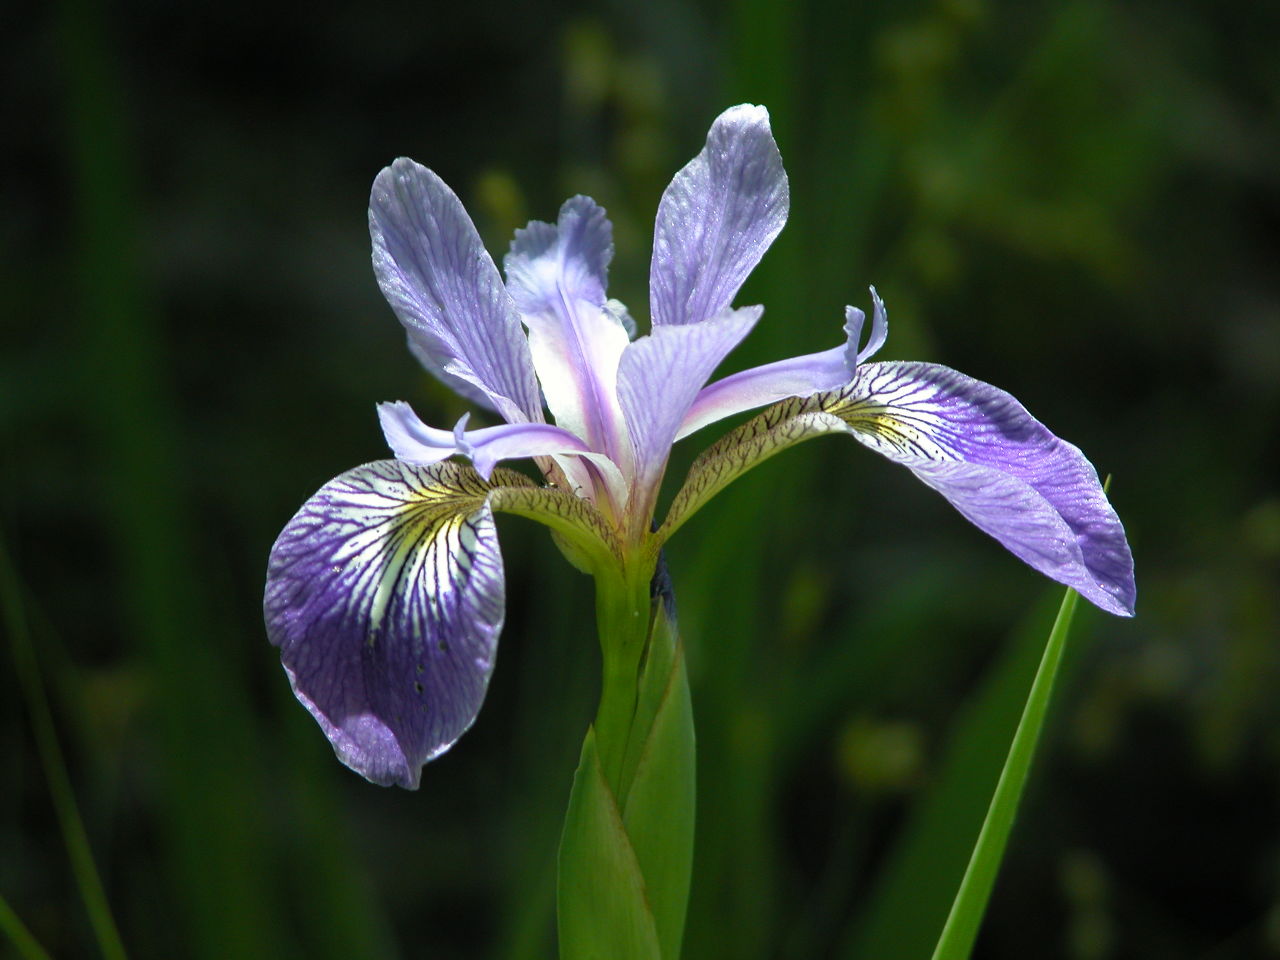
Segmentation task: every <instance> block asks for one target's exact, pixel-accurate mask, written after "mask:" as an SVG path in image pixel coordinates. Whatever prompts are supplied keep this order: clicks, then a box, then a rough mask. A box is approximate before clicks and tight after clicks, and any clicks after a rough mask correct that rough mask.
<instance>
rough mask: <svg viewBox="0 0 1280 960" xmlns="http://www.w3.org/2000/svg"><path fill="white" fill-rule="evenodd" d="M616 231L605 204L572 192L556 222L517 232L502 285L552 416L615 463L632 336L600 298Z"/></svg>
mask: <svg viewBox="0 0 1280 960" xmlns="http://www.w3.org/2000/svg"><path fill="white" fill-rule="evenodd" d="M612 257H613V236H612V228H611V227H610V225H609V220H608V218H607V217H606V216H605V212H604V209H603V208H602V207H600V206H599V205H598V204H597V203H596V202H595V201H594V200H592V199H591V198H590V197H573V198H572V199H570V200H567V201H565V204H564V206H562V207H561V208H560V217H559V220H558V222H557V223H555V224H550V223H542V222H540V221H537V220H535V221H533V222H532V223H530V224H529V226H528V227H526V228H525V229H523V230H518V231H516V236H515V241H514V242H513V243H512V245H511V252H510V253H508V254H507V257H506V261H505V263H504V265H505V267H506V272H507V289H508V290H509V291H510V292H511V296H512V298H513V299H514V300H515V302H516V306H517V307H518V308H519V310H520V315H521V317H522V318H523V320H524V322H525V325H526V326H527V327H528V328H529V347H530V350H531V351H532V354H533V365H534V369H535V370H536V371H537V373H538V379H539V381H540V382H541V383H542V392H543V395H544V396H545V397H546V400H547V406H548V407H549V408H550V409H551V413H552V415H553V416H554V417H555V421H556V423H557V424H558V425H560V426H561V427H564V428H565V429H567V430H570V431H572V432H573V433H575V434H577V435H578V436H580V437H582V438H583V439H584V440H586V441H587V443H588V444H589V445H590V446H591V447H592V448H593V449H595V450H598V451H600V452H602V453H605V454H608V455H609V456H610V457H612V458H613V459H614V460H615V461H617V462H618V463H619V464H624V463H625V462H626V460H627V448H628V447H629V442H628V438H627V435H626V427H625V425H624V423H623V420H622V410H621V408H620V407H619V406H618V391H617V385H618V359H619V358H620V357H621V356H622V351H623V350H624V349H625V348H626V346H627V343H628V342H629V340H630V337H629V336H628V335H627V330H626V328H625V327H624V326H623V323H622V320H621V318H620V317H619V316H618V315H617V313H616V312H615V310H614V309H612V308H611V307H610V306H609V303H608V300H607V298H606V296H605V289H606V284H607V278H608V267H609V261H610V259H612Z"/></svg>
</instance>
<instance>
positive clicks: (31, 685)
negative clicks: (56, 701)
mask: <svg viewBox="0 0 1280 960" xmlns="http://www.w3.org/2000/svg"><path fill="white" fill-rule="evenodd" d="M0 606H3V607H4V619H5V626H6V628H7V629H8V632H9V640H10V643H11V645H12V652H13V662H14V668H15V670H16V672H17V674H18V680H19V682H20V683H21V685H22V692H23V695H24V697H25V698H26V701H27V710H28V711H29V712H30V714H31V730H32V733H33V734H34V735H35V740H36V748H37V750H38V751H39V753H40V762H41V764H42V765H43V767H44V774H45V778H46V779H47V780H48V781H49V794H50V796H51V797H52V799H53V808H54V810H55V811H56V812H57V815H58V824H59V826H60V827H61V828H62V838H63V842H64V843H65V844H66V847H67V856H68V858H69V859H70V860H71V871H72V873H74V874H75V878H76V883H77V884H78V885H79V887H80V896H81V897H82V898H83V899H84V905H85V909H86V910H87V911H88V912H89V921H90V923H91V924H92V926H93V932H94V934H95V935H96V936H97V939H98V948H99V950H101V951H102V955H103V957H105V958H107V960H125V952H124V944H123V943H122V942H121V940H120V932H119V931H118V930H117V929H116V922H115V919H114V918H113V917H112V916H111V908H110V907H109V906H108V905H107V896H106V893H104V892H103V889H102V880H101V879H100V878H99V876H98V868H97V867H96V866H95V865H94V862H93V852H92V851H91V850H90V848H89V837H88V834H87V833H86V832H85V829H84V821H83V820H81V819H80V811H79V809H77V807H76V799H75V794H74V792H73V791H72V789H71V778H70V776H68V774H67V763H66V760H65V759H64V758H63V756H62V747H61V746H60V745H59V744H58V734H57V732H56V730H55V728H54V724H53V713H52V711H51V710H50V709H49V700H48V697H47V696H45V690H44V684H43V682H42V681H41V679H40V666H39V664H38V663H37V662H36V655H35V650H34V649H32V646H31V636H30V634H29V633H28V632H27V621H26V615H25V612H24V610H23V604H22V595H21V590H20V589H19V586H18V576H17V573H16V572H15V571H14V569H13V565H12V563H10V561H9V554H8V551H7V550H6V549H5V545H4V541H3V540H0ZM8 912H9V913H10V915H12V911H8ZM13 920H15V921H17V917H16V916H13ZM18 927H19V928H21V929H22V930H23V931H25V927H21V923H20V922H19V923H18ZM6 928H7V929H9V931H10V937H12V936H13V933H12V930H13V929H14V928H12V927H10V926H8V925H6ZM27 936H28V937H30V934H27ZM32 943H34V941H32ZM33 955H34V956H39V955H40V954H33Z"/></svg>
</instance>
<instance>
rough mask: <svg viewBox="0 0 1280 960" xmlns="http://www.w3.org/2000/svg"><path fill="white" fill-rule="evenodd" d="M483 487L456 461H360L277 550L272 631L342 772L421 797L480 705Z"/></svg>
mask: <svg viewBox="0 0 1280 960" xmlns="http://www.w3.org/2000/svg"><path fill="white" fill-rule="evenodd" d="M487 493H488V487H487V486H486V485H485V484H484V483H483V482H482V481H481V480H480V479H479V477H477V476H476V475H475V472H474V471H472V470H471V469H470V468H467V467H462V466H459V465H457V464H436V465H435V466H430V467H420V466H414V465H412V464H407V463H401V462H399V461H395V460H383V461H378V462H376V463H369V464H365V465H364V466H362V467H357V468H356V469H354V470H349V471H348V472H346V473H344V474H342V475H341V476H339V477H337V478H336V479H334V480H331V481H330V482H329V483H327V484H325V485H324V486H323V487H322V488H321V489H320V491H319V492H318V493H316V494H315V496H313V497H312V498H311V499H310V500H308V501H307V502H306V503H305V504H304V505H303V507H302V509H301V510H299V511H298V513H297V515H295V516H294V518H293V519H292V520H290V521H289V523H288V525H287V526H286V527H285V528H284V531H283V532H282V533H281V534H280V537H279V539H278V540H277V541H276V543H275V546H274V547H273V548H272V550H271V559H270V561H269V563H268V568H267V588H266V596H265V599H264V603H263V609H264V614H265V618H266V625H267V634H268V636H269V637H270V639H271V642H272V643H273V644H275V645H276V646H277V647H279V648H280V659H281V662H282V663H283V665H284V668H285V672H286V673H287V674H288V676H289V682H290V684H291V685H292V686H293V692H294V694H295V695H296V696H297V698H298V699H299V700H300V701H301V702H302V704H303V706H305V707H306V708H307V709H308V710H309V711H310V712H311V715H312V716H313V717H315V719H316V721H317V722H318V723H319V724H320V727H321V729H323V730H324V733H325V735H326V736H327V737H328V738H329V740H330V742H331V743H332V744H333V749H334V751H335V752H336V753H337V755H338V759H340V760H341V761H342V762H343V763H345V764H346V765H347V766H349V767H350V768H351V769H353V770H355V771H356V772H357V773H359V774H361V775H362V776H364V777H367V778H368V779H369V780H372V781H373V782H374V783H378V784H383V785H391V784H396V785H399V786H402V787H407V788H409V789H416V788H417V786H418V780H419V776H420V775H421V772H422V766H423V764H425V763H426V762H427V761H428V760H431V759H432V758H434V757H436V756H439V755H440V754H441V753H443V752H444V751H445V750H447V749H449V747H450V746H452V745H453V743H454V742H455V741H456V740H457V739H458V737H460V736H461V735H462V734H463V733H464V732H465V731H466V730H467V728H468V727H470V726H471V723H472V721H473V720H474V719H475V717H476V713H477V712H478V711H479V709H480V705H481V703H482V702H483V701H484V694H485V689H486V688H487V686H488V683H489V675H490V673H491V672H492V671H493V664H494V656H495V654H496V652H497V642H498V633H499V631H500V630H501V629H502V620H503V603H504V598H503V594H504V587H503V571H502V556H501V554H499V552H498V541H497V538H496V536H495V533H494V526H493V515H492V512H491V511H490V509H489V506H488V504H487V499H486V497H487Z"/></svg>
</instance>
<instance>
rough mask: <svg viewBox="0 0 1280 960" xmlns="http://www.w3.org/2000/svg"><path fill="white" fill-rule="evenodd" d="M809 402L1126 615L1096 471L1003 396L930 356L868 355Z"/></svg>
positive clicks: (1125, 569) (1129, 570)
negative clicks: (892, 359) (843, 384)
mask: <svg viewBox="0 0 1280 960" xmlns="http://www.w3.org/2000/svg"><path fill="white" fill-rule="evenodd" d="M815 400H818V405H819V407H820V408H821V409H822V410H823V411H824V412H827V413H831V414H834V415H835V416H837V417H839V418H840V419H841V420H842V421H844V422H845V423H846V424H847V425H848V426H849V427H850V428H851V429H852V432H853V435H854V436H855V437H856V438H857V439H858V440H860V441H861V442H862V443H863V444H865V445H866V446H868V447H870V448H872V449H873V450H876V451H877V452H879V453H881V454H883V455H884V456H886V457H888V458H889V459H891V460H895V461H897V462H898V463H901V464H903V465H905V466H907V467H908V468H910V470H911V471H912V472H913V473H914V474H915V475H916V476H917V477H919V478H920V479H921V480H922V481H924V482H925V483H926V484H928V485H929V486H931V487H933V488H934V489H935V490H937V491H938V492H939V493H941V494H942V495H943V496H944V497H946V498H947V499H948V500H949V501H951V503H952V505H953V506H954V507H955V508H956V509H957V510H959V511H960V512H961V513H962V514H963V515H964V516H965V517H966V518H967V519H969V520H970V521H972V522H973V523H974V524H975V525H977V526H978V527H979V528H981V529H982V530H985V531H986V532H987V533H989V534H991V536H993V537H995V538H996V539H997V540H999V541H1000V543H1002V544H1003V545H1004V546H1005V547H1006V548H1007V549H1008V550H1009V551H1010V552H1012V553H1013V554H1014V555H1016V556H1017V557H1019V558H1021V559H1022V560H1024V561H1025V562H1026V563H1028V564H1030V565H1031V566H1032V567H1034V568H1036V569H1037V570H1039V571H1040V572H1041V573H1044V574H1045V575H1047V576H1049V577H1052V578H1053V579H1055V580H1057V581H1059V582H1060V583H1064V584H1066V585H1068V586H1070V587H1073V588H1075V589H1076V590H1078V591H1079V592H1080V594H1081V595H1082V596H1083V597H1085V598H1086V599H1088V600H1090V601H1092V602H1093V603H1095V604H1096V605H1098V606H1099V607H1101V608H1102V609H1104V610H1107V611H1109V612H1111V613H1115V614H1118V615H1120V616H1132V615H1133V609H1134V599H1135V587H1134V579H1133V556H1132V554H1131V553H1130V551H1129V543H1128V540H1127V539H1126V538H1125V533H1124V527H1123V526H1122V525H1121V523H1120V518H1119V517H1117V516H1116V512H1115V510H1114V509H1112V507H1111V504H1110V503H1109V502H1108V501H1107V496H1106V494H1105V493H1104V492H1103V490H1102V486H1101V484H1100V483H1099V482H1098V474H1097V472H1096V471H1095V470H1094V469H1093V466H1092V465H1091V464H1090V463H1089V461H1088V460H1086V459H1085V457H1084V454H1082V453H1081V452H1080V450H1079V449H1078V448H1077V447H1075V446H1073V445H1072V444H1070V443H1067V442H1066V441H1064V440H1060V439H1059V438H1058V437H1056V436H1054V435H1053V434H1052V433H1051V432H1050V431H1049V430H1048V429H1047V428H1046V427H1045V426H1044V425H1043V424H1041V423H1040V422H1039V421H1038V420H1036V419H1035V418H1034V417H1033V416H1031V414H1029V413H1028V412H1027V411H1026V409H1025V408H1024V407H1023V406H1022V404H1020V403H1018V401H1017V400H1015V399H1014V398H1013V397H1011V396H1010V395H1009V394H1007V393H1005V392H1004V391H1003V390H1000V389H997V388H996V387H993V386H991V385H990V384H987V383H983V382H981V381H979V380H974V379H972V378H971V377H966V376H965V375H964V374H961V373H957V372H956V371H955V370H952V369H950V368H948V367H942V366H938V365H936V364H930V363H872V364H868V365H866V366H864V367H860V368H859V369H858V374H857V376H856V377H855V378H854V380H853V382H852V383H851V384H850V385H849V386H848V387H847V388H845V389H844V390H840V391H837V392H836V393H834V394H827V395H820V396H819V397H818V398H815Z"/></svg>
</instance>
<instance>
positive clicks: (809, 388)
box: [675, 346, 852, 440]
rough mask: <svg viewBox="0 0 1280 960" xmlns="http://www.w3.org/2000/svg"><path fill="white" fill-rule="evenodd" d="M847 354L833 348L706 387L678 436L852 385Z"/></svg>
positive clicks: (690, 409)
mask: <svg viewBox="0 0 1280 960" xmlns="http://www.w3.org/2000/svg"><path fill="white" fill-rule="evenodd" d="M851 376H852V371H851V370H850V368H849V363H848V350H847V349H846V348H845V347H843V346H840V347H832V348H831V349H830V350H824V351H822V352H821V353H810V354H806V355H805V356H803V357H792V358H791V359H789V360H778V361H776V362H775V363H766V364H765V365H763V366H760V367H753V368H752V369H750V370H743V371H742V372H741V373H735V374H732V375H731V376H728V377H725V378H724V379H723V380H717V381H716V382H715V383H713V384H710V385H709V386H706V387H703V388H702V390H701V391H700V392H699V393H698V397H697V399H696V400H694V402H693V406H692V407H690V408H689V412H688V413H687V414H685V418H684V421H683V422H682V423H681V424H680V429H679V431H678V432H677V433H676V437H675V439H676V440H682V439H684V438H685V437H687V436H689V434H691V433H693V432H694V431H696V430H701V429H702V428H703V427H705V426H707V425H709V424H712V423H715V422H716V421H717V420H723V419H724V418H725V417H731V416H733V415H734V414H736V413H742V412H743V411H746V410H754V409H755V408H756V407H763V406H766V405H767V404H770V403H776V402H777V401H779V400H785V399H787V398H788V397H807V396H809V395H810V394H813V393H817V392H819V391H821V390H834V389H835V388H836V387H842V386H844V385H845V384H846V383H848V382H849V379H850V377H851Z"/></svg>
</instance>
